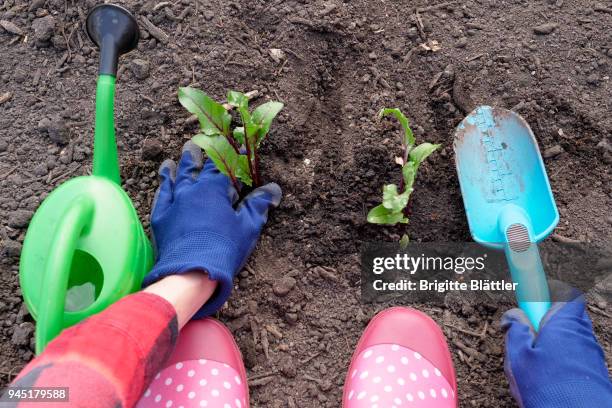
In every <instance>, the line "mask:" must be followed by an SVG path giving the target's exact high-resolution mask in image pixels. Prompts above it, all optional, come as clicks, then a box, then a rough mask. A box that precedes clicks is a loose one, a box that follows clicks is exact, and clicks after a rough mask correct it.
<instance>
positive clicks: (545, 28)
mask: <svg viewBox="0 0 612 408" xmlns="http://www.w3.org/2000/svg"><path fill="white" fill-rule="evenodd" d="M558 26H559V24H557V23H546V24H541V25H539V26H535V27H533V32H534V33H536V34H539V35H547V34H550V33H552V32H553V31H555V29H556V28H557V27H558Z"/></svg>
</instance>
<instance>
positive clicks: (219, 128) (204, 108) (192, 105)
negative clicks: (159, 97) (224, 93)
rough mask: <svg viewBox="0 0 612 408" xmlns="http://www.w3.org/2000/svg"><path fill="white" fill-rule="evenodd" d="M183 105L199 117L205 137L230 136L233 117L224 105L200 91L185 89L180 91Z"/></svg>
mask: <svg viewBox="0 0 612 408" xmlns="http://www.w3.org/2000/svg"><path fill="white" fill-rule="evenodd" d="M178 98H179V102H180V103H181V105H183V106H184V107H185V109H187V110H188V111H189V112H191V113H193V114H194V115H196V116H197V117H198V120H199V121H200V129H201V130H202V133H204V134H205V135H215V134H223V135H229V134H230V133H229V129H230V123H231V122H232V116H231V115H230V114H229V113H228V112H227V111H226V110H225V108H224V107H223V105H221V104H220V103H217V102H215V101H214V100H213V99H211V98H210V97H209V96H208V95H206V94H205V93H204V92H202V91H200V90H199V89H195V88H190V87H183V88H179V90H178Z"/></svg>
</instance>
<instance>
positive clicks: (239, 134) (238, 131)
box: [233, 126, 244, 146]
mask: <svg viewBox="0 0 612 408" xmlns="http://www.w3.org/2000/svg"><path fill="white" fill-rule="evenodd" d="M233 135H234V139H235V140H236V141H237V142H238V144H239V145H241V146H242V145H243V144H244V127H242V126H241V127H237V128H234V132H233Z"/></svg>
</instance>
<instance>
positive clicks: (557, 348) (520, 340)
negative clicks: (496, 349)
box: [502, 290, 612, 408]
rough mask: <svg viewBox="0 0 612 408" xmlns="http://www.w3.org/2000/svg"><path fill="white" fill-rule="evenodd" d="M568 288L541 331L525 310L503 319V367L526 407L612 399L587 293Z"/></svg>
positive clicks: (515, 394)
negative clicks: (504, 344)
mask: <svg viewBox="0 0 612 408" xmlns="http://www.w3.org/2000/svg"><path fill="white" fill-rule="evenodd" d="M564 292H565V295H566V297H565V299H564V300H563V301H558V302H555V303H553V306H552V308H551V309H550V310H549V312H548V313H547V314H546V316H544V318H543V319H542V322H541V323H540V330H539V332H537V333H536V332H535V330H534V328H533V326H532V325H531V323H530V322H529V319H528V318H527V316H526V315H525V313H524V312H523V311H522V310H520V309H512V310H509V311H508V312H506V313H505V314H504V316H503V317H502V329H503V330H504V331H505V332H506V356H505V361H504V371H505V373H506V377H507V378H508V382H509V384H510V392H511V393H512V395H513V397H514V398H515V400H516V401H517V403H518V404H519V406H521V407H522V408H549V407H572V408H573V407H577V408H581V407H585V408H586V407H599V406H606V404H608V403H609V401H612V383H611V382H610V378H609V377H608V370H607V368H606V363H605V359H604V354H603V351H602V349H601V347H600V345H599V344H598V343H597V340H596V338H595V336H594V334H593V326H592V324H591V320H590V319H589V316H588V315H587V313H586V310H585V300H584V297H583V296H582V295H580V294H579V293H578V292H577V291H576V290H573V291H572V290H569V291H568V290H565V291H564ZM553 296H554V295H553ZM567 296H569V297H567Z"/></svg>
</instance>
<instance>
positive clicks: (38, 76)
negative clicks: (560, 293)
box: [0, 0, 612, 408]
mask: <svg viewBox="0 0 612 408" xmlns="http://www.w3.org/2000/svg"><path fill="white" fill-rule="evenodd" d="M96 3H98V2H96V1H93V0H83V1H76V0H34V1H25V0H4V1H0V222H1V225H0V259H1V260H0V386H4V385H6V384H7V382H8V381H10V380H11V379H12V378H13V377H14V376H15V374H16V373H18V372H19V370H20V369H21V368H22V367H23V365H24V364H26V363H27V362H28V361H29V360H30V359H31V358H32V357H33V339H32V334H33V331H34V323H33V320H32V318H31V316H30V315H29V314H28V312H27V309H26V307H25V305H24V304H23V302H22V297H21V291H20V287H19V280H18V265H19V253H20V250H21V246H22V242H23V238H24V235H25V232H26V229H27V226H28V222H29V220H30V217H31V216H32V214H33V212H34V211H35V210H36V208H37V207H38V205H39V204H40V203H41V201H42V200H43V199H44V198H45V197H46V196H47V194H48V193H49V192H51V191H52V190H53V189H54V188H55V187H56V186H58V185H59V184H60V183H62V182H64V181H65V180H67V179H69V178H70V177H74V176H78V175H85V174H89V173H90V172H91V163H92V142H93V109H94V90H95V78H96V73H97V62H98V58H97V57H98V53H97V50H96V49H95V47H94V46H93V45H92V43H91V42H90V41H89V39H88V38H87V35H86V33H85V31H84V26H83V23H84V21H85V16H86V14H87V11H88V10H89V9H90V8H91V7H93V6H94V5H95V4H96ZM120 4H123V5H124V6H126V7H127V8H128V9H130V10H131V11H132V12H133V13H135V15H136V16H137V19H138V21H139V25H140V27H141V34H142V35H141V41H140V44H139V46H138V50H136V51H134V52H132V53H130V54H128V55H126V56H124V57H122V58H121V61H120V68H119V72H118V80H117V83H118V89H117V97H116V111H117V113H116V117H117V119H116V120H117V137H118V145H119V151H120V162H121V174H122V178H123V182H124V187H125V189H126V190H127V192H128V194H129V195H130V197H131V198H132V200H133V201H134V203H135V206H136V208H137V210H138V212H139V214H140V216H141V219H142V220H143V222H144V225H145V227H146V228H147V229H148V227H149V212H150V203H151V201H152V198H153V195H154V192H155V190H156V188H157V186H158V180H157V168H158V167H159V165H160V163H161V161H162V160H163V159H164V158H168V157H170V158H175V159H177V158H178V156H179V154H180V149H181V146H182V145H183V143H184V142H185V141H186V140H188V139H189V138H190V137H191V136H192V135H194V134H195V133H196V131H197V124H196V123H194V122H193V121H192V120H188V118H189V114H188V113H187V112H186V111H185V110H184V109H183V108H182V107H181V106H180V105H179V103H178V101H177V96H176V93H177V88H178V87H179V86H186V85H191V86H195V87H199V88H201V89H204V90H205V91H206V92H207V93H209V94H210V95H212V96H214V97H215V98H217V99H218V100H224V96H225V93H226V91H227V90H228V89H236V90H241V91H245V92H246V91H252V90H257V91H259V95H260V96H259V97H258V98H257V99H255V100H254V101H253V103H252V104H253V105H257V104H259V103H261V102H263V101H265V100H270V99H272V100H280V101H282V102H284V103H285V109H284V110H283V111H282V112H281V114H280V115H279V117H278V120H277V122H275V124H274V125H273V128H272V131H271V134H270V136H269V139H268V140H267V141H266V142H265V144H264V147H263V152H262V173H263V175H264V178H265V180H267V181H276V182H277V183H279V184H280V185H281V187H282V189H283V192H284V198H283V201H282V203H281V205H280V207H279V208H278V209H277V210H276V211H274V212H273V213H272V214H271V216H270V219H269V222H268V225H267V227H266V229H265V231H264V233H263V235H262V238H261V241H260V243H259V245H258V247H257V249H256V251H255V252H254V254H253V256H252V257H251V259H250V261H249V264H248V266H247V268H246V269H245V270H244V271H242V272H241V273H240V275H239V277H238V279H237V280H236V289H235V291H234V294H233V296H232V298H231V300H230V302H229V303H228V305H227V307H226V308H224V309H223V310H222V311H221V313H220V315H219V318H220V319H221V320H222V321H223V322H225V323H226V324H227V325H228V326H229V328H230V329H231V330H232V332H233V333H234V335H235V337H236V339H237V342H238V344H239V346H240V348H241V350H242V353H243V355H244V358H245V362H246V366H247V368H248V375H249V377H250V379H251V380H250V386H251V401H252V406H253V407H334V408H335V407H339V406H340V401H341V396H342V385H343V382H344V376H345V372H346V370H347V367H348V364H349V360H350V357H351V353H352V350H353V348H354V346H355V345H356V343H357V340H358V339H359V336H360V334H361V332H362V330H363V328H364V327H365V325H366V324H367V322H368V321H369V319H370V318H371V317H372V316H373V315H374V314H375V313H376V312H378V311H380V310H382V309H384V308H386V307H389V306H392V305H401V304H403V302H402V301H401V300H398V299H395V300H389V301H386V302H384V303H380V304H375V305H363V304H361V302H360V265H359V253H360V252H359V251H360V248H361V246H362V244H363V243H365V242H369V241H396V240H398V239H399V238H400V237H401V235H402V234H403V233H405V232H408V233H409V235H410V237H411V239H412V240H413V241H434V242H435V241H470V240H471V238H470V234H469V230H468V226H467V221H466V218H465V215H464V209H463V203H462V200H461V196H460V191H459V184H458V180H457V176H456V172H455V165H454V157H453V150H452V140H453V131H454V128H455V127H456V125H457V124H458V123H459V122H460V121H461V120H462V118H463V117H464V116H465V115H466V114H467V113H469V112H470V111H471V110H472V109H473V108H475V107H476V106H478V105H481V104H488V105H492V106H498V107H503V108H507V109H512V110H514V111H516V112H517V113H520V114H521V115H522V116H523V117H524V118H525V119H526V120H527V121H528V122H529V124H530V125H531V127H532V129H533V131H534V133H535V135H536V138H537V140H538V143H539V146H540V149H541V151H542V154H543V156H544V161H545V164H546V167H547V171H548V175H549V178H550V182H551V185H552V189H553V192H554V195H555V199H556V202H557V205H558V207H559V211H560V215H561V221H560V223H559V226H558V227H557V229H556V230H555V235H554V236H553V238H554V239H557V240H562V241H563V240H565V241H566V242H572V241H584V242H592V243H596V244H597V243H605V242H610V238H612V215H611V214H612V211H611V209H612V182H611V181H612V172H611V168H612V140H611V137H612V116H611V115H610V112H611V109H610V108H611V104H612V84H611V81H610V75H611V72H612V69H611V65H612V4H610V2H606V1H601V2H600V1H593V0H583V1H578V0H541V1H527V0H466V1H445V2H441V1H437V0H434V1H425V0H416V1H407V0H394V1H391V0H383V1H369V0H354V1H348V0H345V1H342V0H328V1H308V0H266V1H264V0H249V1H246V0H231V1H227V2H218V1H210V0H177V1H172V2H165V1H160V0H154V1H124V2H120ZM271 50H275V51H271ZM277 50H281V51H280V52H279V51H277ZM382 107H400V108H401V109H402V110H403V111H404V112H405V113H406V115H407V116H408V117H409V118H410V120H411V122H412V125H413V129H414V130H415V134H416V137H417V140H418V141H420V142H422V141H430V142H435V143H441V144H442V147H441V149H440V150H438V151H437V152H435V153H434V154H432V155H431V157H430V158H429V159H428V160H427V162H426V163H424V164H423V165H422V167H421V170H420V173H419V175H418V178H417V182H416V185H415V192H414V194H413V196H412V199H411V204H410V208H409V217H410V224H408V225H407V226H398V227H382V226H373V225H368V224H367V223H366V221H365V219H366V214H367V211H368V209H370V208H372V207H373V206H375V205H377V204H378V203H379V200H380V197H381V190H382V185H383V184H384V183H390V182H397V181H398V180H397V178H398V175H399V169H398V166H397V165H396V164H395V163H394V157H395V156H397V155H398V153H399V152H398V149H399V133H398V132H399V128H398V126H397V123H396V122H394V121H391V120H383V121H379V120H378V119H377V117H376V114H377V112H378V110H379V109H380V108H382ZM606 299H609V298H606V297H605V296H602V295H601V294H590V295H589V310H590V312H591V317H592V318H593V321H594V326H595V331H596V334H597V336H598V338H599V340H600V341H601V343H602V345H603V347H604V349H605V351H606V353H607V359H608V364H609V365H610V363H611V362H612V360H611V357H612V350H611V344H612V335H611V331H610V324H611V319H610V317H611V315H612V307H611V306H610V304H609V302H608V301H607V300H606ZM409 306H412V307H415V308H418V309H420V310H423V311H425V312H427V313H428V314H429V315H430V316H431V317H432V318H433V319H435V320H436V321H437V322H438V323H439V324H440V325H441V326H442V328H443V330H444V332H445V334H446V335H447V339H448V342H449V345H450V347H451V349H452V354H453V358H454V362H455V367H456V370H457V375H458V387H459V396H460V400H461V406H462V407H486V408H489V407H492V406H496V407H515V406H516V405H515V403H514V401H513V400H512V398H511V396H510V393H509V391H508V384H507V381H506V379H505V377H504V373H503V333H502V331H501V329H500V325H499V321H500V317H501V314H502V313H503V312H504V311H505V310H507V309H508V308H509V307H512V305H510V304H508V305H493V304H488V305H486V304H482V303H478V302H471V301H470V299H469V298H465V297H456V296H450V295H449V296H447V297H446V300H445V301H444V302H443V303H442V304H412V305H409Z"/></svg>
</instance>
